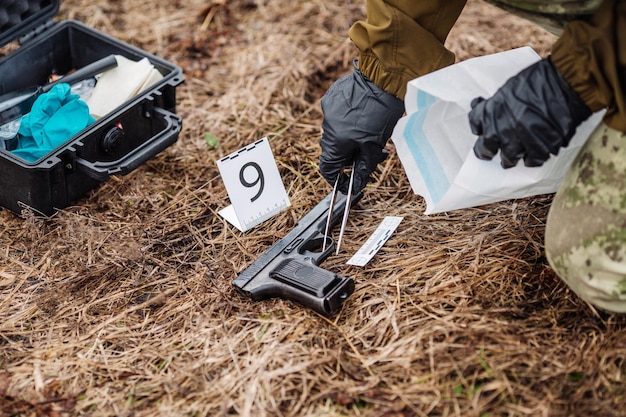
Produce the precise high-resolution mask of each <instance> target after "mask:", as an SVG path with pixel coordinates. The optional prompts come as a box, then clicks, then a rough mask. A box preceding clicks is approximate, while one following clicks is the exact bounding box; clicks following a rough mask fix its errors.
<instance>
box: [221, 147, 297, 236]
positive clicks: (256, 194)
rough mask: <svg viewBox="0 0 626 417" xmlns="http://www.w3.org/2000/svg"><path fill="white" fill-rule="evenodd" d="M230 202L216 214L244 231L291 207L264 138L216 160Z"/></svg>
mask: <svg viewBox="0 0 626 417" xmlns="http://www.w3.org/2000/svg"><path fill="white" fill-rule="evenodd" d="M217 167H218V169H219V171H220V174H221V176H222V180H223V181H224V185H225V186H226V191H227V192H228V197H229V198H230V202H231V203H232V204H231V205H230V206H228V207H226V208H224V209H222V210H220V211H219V214H220V215H221V216H222V217H224V218H225V219H226V220H228V222H230V223H231V224H232V225H233V226H235V227H236V228H237V229H239V230H241V231H242V232H245V231H247V230H250V229H251V228H253V227H254V226H257V225H258V224H260V223H262V222H264V221H265V220H267V219H269V218H270V217H272V216H273V215H275V214H277V213H278V212H280V211H282V210H284V209H286V208H287V207H289V206H290V205H291V203H290V202H289V196H287V191H285V185H284V184H283V182H282V179H281V178H280V173H279V172H278V167H277V166H276V161H275V160H274V155H273V154H272V149H271V148H270V145H269V142H268V140H267V138H266V137H265V138H262V139H259V140H257V141H256V142H254V143H252V144H250V145H248V146H246V147H244V148H241V149H240V150H238V151H236V152H233V153H231V154H230V155H228V156H226V157H224V158H222V159H220V160H219V161H217Z"/></svg>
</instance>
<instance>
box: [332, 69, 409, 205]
mask: <svg viewBox="0 0 626 417" xmlns="http://www.w3.org/2000/svg"><path fill="white" fill-rule="evenodd" d="M322 111H323V112H324V121H323V122H322V128H323V129H324V133H323V134H322V138H321V140H320V145H321V147H322V153H321V155H320V171H321V172H322V176H323V177H324V178H325V179H326V181H328V182H329V183H330V184H331V185H334V184H335V181H336V180H337V175H338V174H339V172H340V171H341V169H342V168H343V167H345V166H352V163H353V162H354V165H355V173H354V184H353V188H352V190H353V192H354V193H357V192H359V191H361V190H362V189H363V187H365V185H366V184H367V181H369V177H370V174H371V173H372V172H373V171H374V169H376V166H377V165H378V164H379V163H381V162H382V161H384V160H385V158H386V157H387V152H386V151H385V150H384V147H385V144H386V143H387V139H389V137H390V136H391V133H392V131H393V128H394V126H395V125H396V123H397V122H398V120H399V119H400V117H402V114H403V113H404V103H403V102H402V100H400V99H398V98H397V97H395V96H394V95H392V94H389V93H387V92H385V91H383V90H382V89H381V88H379V87H378V86H376V85H375V84H374V83H373V82H372V81H370V80H368V79H367V78H366V77H365V76H364V75H363V74H361V72H360V71H359V70H358V69H357V66H356V62H355V65H354V71H353V72H352V73H351V74H348V75H346V76H343V77H341V78H340V79H338V80H337V81H335V83H333V85H331V86H330V88H329V89H328V91H327V92H326V94H325V95H324V97H322ZM338 188H339V190H340V191H341V192H343V193H344V194H345V193H346V192H347V190H348V177H347V175H346V174H343V175H342V177H341V179H340V180H339V185H338Z"/></svg>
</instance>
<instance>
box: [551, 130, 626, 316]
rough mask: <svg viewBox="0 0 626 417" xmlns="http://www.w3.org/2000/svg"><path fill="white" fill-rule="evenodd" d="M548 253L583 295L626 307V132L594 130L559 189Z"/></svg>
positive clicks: (611, 307) (609, 306) (605, 305)
mask: <svg viewBox="0 0 626 417" xmlns="http://www.w3.org/2000/svg"><path fill="white" fill-rule="evenodd" d="M545 246H546V256H547V258H548V261H549V262H550V265H551V266H552V268H553V269H554V270H555V271H556V273H557V274H558V275H559V277H561V279H563V280H564V281H565V282H566V283H567V285H568V286H569V287H570V288H571V289H572V290H573V291H574V292H575V293H576V294H577V295H578V296H580V297H581V298H582V299H584V300H586V301H588V302H589V303H591V304H593V305H594V306H596V307H599V308H601V309H603V310H607V311H612V312H619V313H626V133H624V132H620V131H617V130H615V129H611V128H610V127H608V126H606V125H605V124H604V123H602V124H600V126H599V127H598V128H597V129H596V130H595V131H594V133H593V134H592V135H591V136H590V138H589V139H588V141H587V143H586V144H585V146H584V147H583V148H582V149H581V151H580V153H579V154H578V156H577V157H576V159H575V160H574V162H573V164H572V166H571V168H570V170H569V172H568V173H567V174H566V176H565V178H564V179H563V182H562V183H561V186H560V188H559V190H558V191H557V193H556V195H555V197H554V201H553V203H552V206H551V208H550V212H549V214H548V220H547V225H546V238H545Z"/></svg>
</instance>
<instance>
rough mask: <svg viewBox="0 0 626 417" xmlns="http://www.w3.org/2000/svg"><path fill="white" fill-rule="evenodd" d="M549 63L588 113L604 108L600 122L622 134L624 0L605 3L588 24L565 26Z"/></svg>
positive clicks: (625, 121) (625, 110) (625, 112)
mask: <svg viewBox="0 0 626 417" xmlns="http://www.w3.org/2000/svg"><path fill="white" fill-rule="evenodd" d="M552 61H553V63H554V65H555V67H556V68H557V69H558V71H559V72H560V73H561V75H563V78H565V80H566V81H567V82H568V83H569V84H570V86H571V87H572V88H573V89H574V90H575V91H576V92H577V93H578V95H579V96H580V97H581V98H582V100H583V101H584V102H585V103H586V104H587V106H588V107H589V108H590V109H591V110H592V111H597V110H600V109H603V108H606V109H607V113H606V116H605V118H604V122H605V123H606V124H607V125H608V126H610V127H612V128H614V129H617V130H619V131H622V132H624V131H626V97H625V88H626V0H606V1H605V2H604V3H603V4H602V5H601V6H600V8H599V9H598V11H597V12H596V14H595V15H594V17H593V18H592V19H591V20H590V21H589V22H583V21H575V22H571V23H570V24H568V25H567V26H566V27H565V30H564V31H563V34H562V35H561V37H560V38H559V39H558V40H557V42H556V43H555V44H554V46H553V48H552Z"/></svg>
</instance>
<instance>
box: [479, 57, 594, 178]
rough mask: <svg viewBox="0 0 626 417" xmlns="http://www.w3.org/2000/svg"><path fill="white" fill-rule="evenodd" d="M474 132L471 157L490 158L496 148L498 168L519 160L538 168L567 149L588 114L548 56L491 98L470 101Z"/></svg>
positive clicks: (524, 71) (501, 88)
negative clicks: (499, 158)
mask: <svg viewBox="0 0 626 417" xmlns="http://www.w3.org/2000/svg"><path fill="white" fill-rule="evenodd" d="M471 105H472V110H471V111H470V113H469V121H470V126H471V128H472V132H473V133H474V134H476V135H478V139H477V140H476V143H475V144H474V153H475V154H476V156H477V157H478V158H480V159H485V160H491V158H493V156H494V155H495V154H496V153H497V152H498V150H500V152H501V155H500V157H501V158H502V162H501V164H502V167H503V168H511V167H514V166H515V165H516V164H517V162H518V161H519V160H520V159H522V158H523V159H524V165H526V166H528V167H534V166H540V165H542V164H543V163H544V162H545V161H546V160H547V159H548V158H549V157H550V154H554V155H557V154H558V153H559V149H560V148H561V147H562V146H567V145H568V144H569V141H570V139H571V138H572V136H574V133H575V132H576V128H577V127H578V125H579V124H581V123H582V122H583V121H585V120H586V119H587V118H588V117H589V116H590V115H591V111H590V110H589V108H588V107H587V105H586V104H585V103H584V102H583V101H582V100H581V99H580V97H579V96H578V94H577V93H576V92H575V91H574V90H573V89H572V88H571V87H570V86H569V84H568V83H567V82H566V81H565V80H564V79H563V77H562V76H561V74H559V72H558V71H557V70H556V68H555V67H554V65H553V64H552V61H551V60H550V58H545V59H542V60H541V61H539V62H537V63H535V64H533V65H531V66H530V67H528V68H526V69H525V70H523V71H521V72H520V73H519V74H517V75H516V76H514V77H512V78H510V79H509V80H508V81H507V82H506V83H505V84H504V85H503V86H502V87H500V89H499V90H498V91H496V93H495V94H494V95H493V97H491V98H489V99H487V100H485V99H484V98H482V97H479V98H476V99H474V100H473V101H472V104H471Z"/></svg>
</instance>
